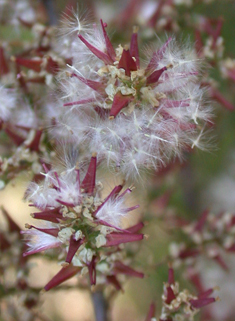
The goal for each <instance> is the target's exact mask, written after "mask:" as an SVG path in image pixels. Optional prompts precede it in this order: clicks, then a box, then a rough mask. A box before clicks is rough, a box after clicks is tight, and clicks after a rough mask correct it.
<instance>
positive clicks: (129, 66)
mask: <svg viewBox="0 0 235 321" xmlns="http://www.w3.org/2000/svg"><path fill="white" fill-rule="evenodd" d="M118 68H122V69H124V70H125V74H126V75H127V76H129V77H130V75H131V71H135V70H137V65H136V62H135V61H134V59H133V58H132V57H131V55H130V51H129V49H128V50H126V49H123V52H122V56H121V59H120V60H119V64H118Z"/></svg>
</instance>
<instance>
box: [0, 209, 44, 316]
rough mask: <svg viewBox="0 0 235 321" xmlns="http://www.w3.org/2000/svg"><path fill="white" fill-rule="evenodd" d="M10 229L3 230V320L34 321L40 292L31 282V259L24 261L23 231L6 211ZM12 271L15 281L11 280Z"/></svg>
mask: <svg viewBox="0 0 235 321" xmlns="http://www.w3.org/2000/svg"><path fill="white" fill-rule="evenodd" d="M2 213H3V216H4V218H5V220H6V223H7V225H8V228H7V231H6V230H0V252H1V260H0V283H1V287H0V299H1V303H0V309H1V316H2V317H3V320H5V316H6V320H9V319H8V318H9V316H11V318H12V319H13V318H15V317H17V320H19V321H31V320H33V319H34V317H35V313H36V312H35V311H32V309H34V308H35V307H36V306H37V303H38V301H39V291H40V289H38V290H37V289H33V288H32V287H31V286H30V285H29V282H28V273H29V268H30V266H29V263H28V258H24V257H23V252H24V250H25V249H24V245H23V242H22V237H21V233H20V227H19V226H18V225H17V224H16V223H15V222H14V220H13V219H12V218H11V217H10V215H9V214H8V212H7V211H6V210H5V209H4V208H2ZM9 271H11V278H10V279H9Z"/></svg>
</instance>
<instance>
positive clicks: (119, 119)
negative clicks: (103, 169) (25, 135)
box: [54, 20, 211, 177]
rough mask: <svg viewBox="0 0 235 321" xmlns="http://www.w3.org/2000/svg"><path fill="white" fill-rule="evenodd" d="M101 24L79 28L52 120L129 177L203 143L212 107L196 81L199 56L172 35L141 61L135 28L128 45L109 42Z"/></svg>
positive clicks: (157, 165)
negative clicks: (60, 104) (60, 101)
mask: <svg viewBox="0 0 235 321" xmlns="http://www.w3.org/2000/svg"><path fill="white" fill-rule="evenodd" d="M100 24H101V25H100V28H99V27H98V26H97V25H94V27H93V30H89V31H86V29H85V30H84V31H83V30H80V31H79V33H78V38H79V39H77V44H76V50H75V49H74V52H72V53H71V56H72V64H71V65H69V66H68V68H69V70H68V71H67V72H66V77H64V78H63V77H62V78H61V79H60V81H61V84H62V85H61V87H62V90H63V91H64V99H65V100H66V101H65V103H64V107H63V108H60V109H58V108H57V112H56V125H57V127H58V128H63V130H65V131H66V136H67V139H69V140H70V141H74V143H76V142H77V144H78V145H80V144H81V142H84V144H85V145H86V151H87V152H89V153H90V152H91V151H93V150H94V149H95V150H96V151H97V153H98V155H97V157H98V159H99V161H105V160H106V162H107V165H108V166H109V167H116V168H119V170H120V171H121V173H123V174H124V175H125V176H126V177H129V176H134V177H136V175H137V176H138V175H140V172H141V171H142V169H146V168H150V169H151V168H155V169H157V168H158V167H161V166H164V165H166V164H167V163H168V162H169V161H170V160H172V159H173V158H175V157H180V158H181V157H182V151H183V150H186V149H189V148H194V147H195V146H199V147H200V146H202V145H201V144H200V142H199V141H200V139H201V137H204V135H203V132H204V123H205V122H207V121H209V120H210V117H211V107H210V106H209V104H208V103H206V102H205V99H204V90H203V89H202V88H201V87H200V84H199V82H198V74H199V69H200V62H199V61H198V59H196V56H195V54H194V52H193V51H192V50H191V49H190V48H189V46H180V45H178V44H177V42H176V40H175V39H173V38H169V39H168V40H167V41H166V42H165V43H164V44H163V45H162V46H161V47H160V48H159V49H158V50H156V51H154V52H152V54H150V58H149V60H148V62H147V63H145V62H142V61H141V57H140V54H139V47H138V28H136V27H135V28H134V29H133V34H132V36H131V41H130V45H129V46H121V45H119V46H118V47H117V48H114V47H113V45H112V43H111V41H110V39H109V37H108V35H107V32H106V27H107V25H106V24H105V23H104V22H103V21H102V20H101V21H100ZM74 41H75V40H73V42H74ZM79 41H80V43H79ZM54 133H55V135H58V131H55V132H54ZM63 134H65V133H64V132H63ZM202 147H203V146H202ZM86 151H83V153H84V154H86Z"/></svg>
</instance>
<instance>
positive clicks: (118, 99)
mask: <svg viewBox="0 0 235 321" xmlns="http://www.w3.org/2000/svg"><path fill="white" fill-rule="evenodd" d="M132 99H133V96H132V95H127V96H123V95H122V94H121V93H120V92H118V93H116V95H115V96H114V99H113V104H112V107H111V110H110V114H109V117H110V118H112V117H116V116H117V114H118V113H119V112H120V111H121V110H122V109H123V108H125V107H126V106H127V105H128V104H129V102H130V101H131V100H132Z"/></svg>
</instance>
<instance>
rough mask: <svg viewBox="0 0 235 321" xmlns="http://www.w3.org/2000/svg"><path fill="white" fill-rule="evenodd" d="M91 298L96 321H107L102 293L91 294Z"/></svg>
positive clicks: (105, 305) (105, 304)
mask: <svg viewBox="0 0 235 321" xmlns="http://www.w3.org/2000/svg"><path fill="white" fill-rule="evenodd" d="M91 296H92V301H93V306H94V312H95V319H96V321H107V303H106V300H105V298H104V295H103V291H97V292H93V293H92V294H91Z"/></svg>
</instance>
